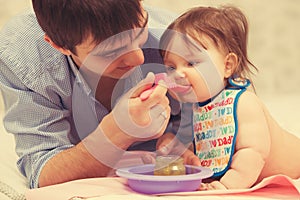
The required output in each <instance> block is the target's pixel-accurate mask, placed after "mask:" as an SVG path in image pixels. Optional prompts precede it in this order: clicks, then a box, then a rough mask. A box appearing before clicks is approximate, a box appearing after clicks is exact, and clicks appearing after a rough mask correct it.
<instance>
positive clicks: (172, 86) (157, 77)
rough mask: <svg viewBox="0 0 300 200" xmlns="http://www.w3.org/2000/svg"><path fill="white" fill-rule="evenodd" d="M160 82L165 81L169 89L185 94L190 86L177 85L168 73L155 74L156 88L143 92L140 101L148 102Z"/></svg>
mask: <svg viewBox="0 0 300 200" xmlns="http://www.w3.org/2000/svg"><path fill="white" fill-rule="evenodd" d="M160 80H163V81H164V82H165V83H166V85H167V87H168V89H170V90H172V91H174V92H179V93H181V92H185V91H187V90H188V89H189V88H190V86H184V85H178V84H177V83H175V82H174V81H172V80H171V79H170V78H169V77H168V76H167V74H166V73H158V74H155V80H154V86H153V87H151V88H149V89H148V90H145V91H144V92H142V94H141V95H140V99H141V100H142V101H144V100H146V99H148V98H149V96H150V95H151V94H152V92H153V90H154V89H155V88H156V87H157V85H158V82H159V81H160Z"/></svg>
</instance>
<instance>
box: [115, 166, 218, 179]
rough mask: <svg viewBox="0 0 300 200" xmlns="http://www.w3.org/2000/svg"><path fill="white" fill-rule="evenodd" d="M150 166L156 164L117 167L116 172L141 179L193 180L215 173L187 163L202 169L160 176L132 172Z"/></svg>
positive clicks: (121, 175) (126, 176)
mask: <svg viewBox="0 0 300 200" xmlns="http://www.w3.org/2000/svg"><path fill="white" fill-rule="evenodd" d="M150 167H153V169H154V164H145V165H137V166H131V167H125V168H119V169H117V171H116V174H117V175H118V176H120V177H124V178H127V179H131V180H141V181H193V180H202V179H205V178H209V177H211V176H212V175H213V174H214V173H213V171H212V170H211V169H210V168H206V167H201V166H194V165H185V167H187V168H192V169H196V170H200V172H198V173H193V174H186V175H170V176H160V175H146V174H138V173H132V172H131V171H130V170H134V169H138V168H140V169H142V168H150Z"/></svg>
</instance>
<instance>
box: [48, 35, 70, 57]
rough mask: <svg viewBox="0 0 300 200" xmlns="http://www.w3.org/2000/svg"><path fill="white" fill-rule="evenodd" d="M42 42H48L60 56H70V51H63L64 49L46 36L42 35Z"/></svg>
mask: <svg viewBox="0 0 300 200" xmlns="http://www.w3.org/2000/svg"><path fill="white" fill-rule="evenodd" d="M44 40H45V41H46V42H48V43H49V44H50V45H51V46H52V47H53V48H54V49H57V50H58V51H60V52H61V53H62V54H64V55H66V56H69V55H71V54H72V52H71V51H70V50H67V49H64V48H62V47H60V46H58V45H57V44H55V43H54V42H53V41H52V40H51V38H50V37H49V36H48V35H47V34H45V35H44Z"/></svg>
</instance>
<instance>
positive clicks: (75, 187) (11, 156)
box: [0, 94, 300, 200]
mask: <svg viewBox="0 0 300 200" xmlns="http://www.w3.org/2000/svg"><path fill="white" fill-rule="evenodd" d="M263 101H264V102H265V104H266V105H267V107H268V108H269V110H270V112H271V113H272V114H273V116H274V117H275V118H276V119H277V120H278V122H279V123H280V124H281V125H282V126H283V127H285V128H286V129H288V130H289V131H291V132H293V133H295V134H296V135H297V136H298V137H300V124H299V123H298V116H297V113H300V107H297V106H295V105H297V104H298V103H299V102H300V94H289V95H278V96H276V98H274V97H273V96H272V95H266V96H264V97H263ZM283 102H285V103H286V104H285V108H284V112H282V103H283ZM0 103H1V109H0V111H1V112H0V117H1V118H2V117H3V107H2V106H3V105H2V102H0ZM291 113H293V114H291ZM0 148H1V150H0V159H1V163H0V199H1V200H24V199H26V198H27V199H28V200H38V199H41V198H42V199H47V198H46V197H48V198H49V199H56V200H57V199H65V200H67V199H70V198H71V197H74V196H83V197H90V198H88V199H91V200H93V199H94V200H97V199H101V200H102V199H132V200H135V199H136V200H147V199H153V200H155V199H160V200H164V199H173V200H174V199H187V198H188V199H189V200H191V199H199V200H200V199H221V198H222V199H239V200H243V199H260V200H261V199H299V198H300V179H299V180H293V179H289V178H288V177H284V176H275V177H269V179H267V180H265V181H264V182H263V183H261V184H260V185H258V186H256V187H254V188H251V189H250V190H232V191H229V192H228V191H218V192H217V193H216V192H214V193H212V192H210V191H207V192H203V191H202V192H200V191H196V192H190V193H173V194H160V195H143V194H139V193H136V192H134V191H133V190H131V189H130V187H128V185H127V183H126V180H125V179H123V178H120V177H109V178H94V179H84V180H77V181H71V182H67V183H64V184H58V185H55V186H49V187H45V188H40V189H35V190H29V189H28V187H27V185H28V184H27V182H26V179H25V178H24V177H23V176H22V175H21V174H20V173H19V171H18V170H17V168H16V164H15V163H16V160H17V156H16V154H15V151H14V139H13V136H12V135H11V134H9V133H7V132H6V131H5V129H4V128H3V124H2V122H1V124H0ZM299 153H300V152H299ZM73 199H76V198H73Z"/></svg>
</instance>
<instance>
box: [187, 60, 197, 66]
mask: <svg viewBox="0 0 300 200" xmlns="http://www.w3.org/2000/svg"><path fill="white" fill-rule="evenodd" d="M199 63H200V62H199V61H191V62H189V63H188V66H190V67H195V66H197V65H198V64H199Z"/></svg>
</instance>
